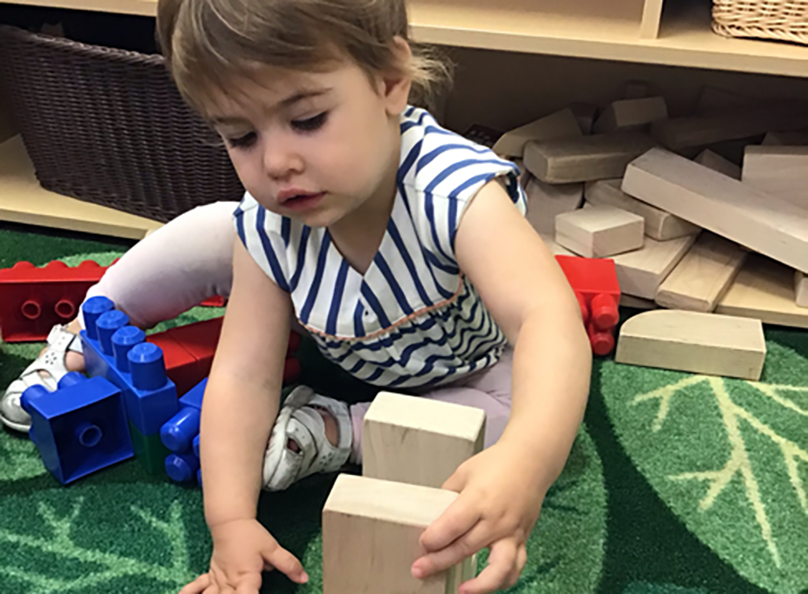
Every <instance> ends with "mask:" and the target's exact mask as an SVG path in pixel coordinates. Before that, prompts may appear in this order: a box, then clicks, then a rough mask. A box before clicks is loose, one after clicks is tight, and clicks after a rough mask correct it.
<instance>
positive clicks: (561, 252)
mask: <svg viewBox="0 0 808 594" xmlns="http://www.w3.org/2000/svg"><path fill="white" fill-rule="evenodd" d="M541 239H542V241H543V242H544V243H545V245H546V246H547V248H548V249H549V250H550V251H551V252H553V255H554V256H574V255H575V254H573V253H572V252H571V251H569V250H568V249H567V248H565V247H561V246H560V245H558V243H556V240H555V236H550V235H542V236H541Z"/></svg>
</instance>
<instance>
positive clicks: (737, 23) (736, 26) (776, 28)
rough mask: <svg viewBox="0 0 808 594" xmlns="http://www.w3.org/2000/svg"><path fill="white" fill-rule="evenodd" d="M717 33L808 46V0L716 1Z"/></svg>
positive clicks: (714, 22) (715, 23)
mask: <svg viewBox="0 0 808 594" xmlns="http://www.w3.org/2000/svg"><path fill="white" fill-rule="evenodd" d="M713 31H715V32H716V33H718V34H720V35H724V36H726V37H756V38H760V39H777V40H780V41H791V42H795V43H803V44H808V0H713Z"/></svg>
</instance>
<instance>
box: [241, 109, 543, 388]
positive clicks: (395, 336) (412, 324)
mask: <svg viewBox="0 0 808 594" xmlns="http://www.w3.org/2000/svg"><path fill="white" fill-rule="evenodd" d="M518 174H519V170H518V168H517V167H516V165H514V164H513V163H510V162H508V161H504V160H502V159H500V158H498V157H497V156H496V155H495V154H494V153H493V152H492V151H491V150H490V149H487V148H485V147H481V146H479V145H477V144H475V143H473V142H471V141H469V140H467V139H465V138H463V137H462V136H459V135H457V134H455V133H453V132H450V131H448V130H445V129H443V128H441V127H440V125H438V123H437V122H436V121H435V120H434V118H433V117H432V116H431V115H430V114H429V113H428V112H426V111H424V110H422V109H419V108H415V107H408V108H407V109H406V110H405V112H404V113H403V114H402V116H401V160H400V164H399V168H398V176H397V192H396V197H395V201H394V203H393V210H392V213H391V216H390V220H389V221H388V223H387V229H386V231H385V234H384V237H383V239H382V242H381V244H380V246H379V249H378V252H377V253H376V255H375V256H374V258H373V261H372V262H371V264H370V267H369V268H368V270H367V271H366V273H365V274H364V275H362V274H360V273H359V272H358V271H356V270H355V269H354V268H352V267H351V266H350V264H348V262H347V261H346V260H345V259H344V258H343V257H342V255H341V254H340V252H339V250H338V249H337V248H336V246H335V245H334V243H333V242H332V240H331V236H330V235H329V232H328V229H326V228H316V227H309V226H307V225H304V224H302V223H299V222H296V221H294V220H291V219H289V218H288V217H283V216H280V215H277V214H274V213H272V212H269V211H267V210H266V209H264V208H263V207H262V206H260V205H259V204H258V203H257V202H256V201H255V199H254V198H253V197H252V196H250V195H249V194H247V195H246V196H245V198H244V199H243V200H242V202H241V204H240V205H239V207H238V208H237V209H236V211H235V213H234V218H235V225H236V229H237V231H238V235H239V237H240V239H241V241H242V242H243V244H244V245H245V247H246V249H247V251H248V252H249V253H250V254H251V255H252V257H253V258H254V259H255V261H256V262H257V263H258V265H259V266H260V267H261V269H262V270H263V271H264V272H265V273H266V274H268V275H269V276H270V278H272V279H273V280H274V281H275V283H277V285H278V286H279V287H280V288H281V289H283V290H284V291H287V292H288V293H289V294H290V296H291V298H292V302H293V304H294V309H295V313H296V315H297V318H298V319H299V321H300V323H301V324H302V325H303V326H304V327H305V328H307V329H308V330H309V332H310V333H311V336H312V337H313V338H314V340H315V341H316V342H317V344H318V346H319V348H320V351H321V352H322V353H323V354H324V355H325V356H326V357H327V358H328V359H330V360H331V361H333V362H335V363H337V364H338V365H340V366H341V367H342V368H343V369H345V370H346V371H348V372H349V373H350V374H351V375H353V376H354V377H356V378H358V379H360V380H363V381H365V382H368V383H371V384H374V385H376V386H380V387H382V388H389V389H395V388H401V389H404V388H421V387H425V386H435V385H439V384H444V383H447V382H450V381H452V380H455V379H459V378H460V377H461V376H463V375H466V374H468V373H471V372H473V371H476V370H480V369H484V368H486V367H489V366H491V365H493V364H494V363H496V362H497V360H498V359H499V356H500V354H501V353H502V350H503V348H504V347H505V344H506V338H505V336H504V334H503V333H502V331H501V330H500V329H499V327H498V326H497V325H496V324H495V323H494V320H493V318H492V317H491V314H490V313H489V312H488V310H487V309H486V307H485V306H484V305H483V303H482V301H481V299H480V297H479V295H478V294H477V291H476V290H475V288H474V287H473V286H472V284H471V283H470V282H469V281H468V279H467V278H465V276H464V275H463V274H462V272H461V271H460V269H459V268H458V264H457V259H456V258H455V252H454V239H455V235H456V233H457V228H458V223H459V222H460V219H461V217H462V215H463V212H464V210H465V208H466V207H467V206H468V205H469V203H470V202H471V200H472V199H473V197H474V195H475V194H476V193H477V191H478V190H479V189H480V188H482V186H484V185H485V184H486V183H488V182H489V181H490V180H492V179H493V178H495V177H498V176H503V178H504V182H505V186H506V189H507V191H508V193H509V195H510V197H511V199H512V200H513V202H514V204H515V205H516V207H517V208H518V209H519V211H520V212H522V214H524V213H525V211H526V207H527V198H526V196H525V194H524V191H523V190H522V188H521V186H520V185H519V183H518V181H517V178H518Z"/></svg>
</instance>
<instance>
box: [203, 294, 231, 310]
mask: <svg viewBox="0 0 808 594" xmlns="http://www.w3.org/2000/svg"><path fill="white" fill-rule="evenodd" d="M226 303H227V300H226V299H225V298H224V297H222V296H221V295H214V296H213V297H208V298H207V299H205V300H204V301H203V302H202V303H200V304H199V305H201V306H202V307H224V306H225V304H226Z"/></svg>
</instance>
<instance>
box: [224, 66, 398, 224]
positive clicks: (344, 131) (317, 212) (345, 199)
mask: <svg viewBox="0 0 808 594" xmlns="http://www.w3.org/2000/svg"><path fill="white" fill-rule="evenodd" d="M378 85H379V87H378V88H374V86H373V83H371V81H370V79H369V78H368V76H367V75H366V74H365V73H364V72H363V71H362V70H361V69H360V68H359V67H358V66H356V65H355V64H353V63H349V62H340V63H338V64H336V65H334V66H333V67H332V68H331V69H330V70H328V71H325V72H313V73H312V72H296V71H288V70H279V69H272V70H269V69H267V70H265V71H263V72H262V73H261V75H260V76H257V77H255V79H254V80H239V81H238V84H237V88H236V89H234V92H232V93H229V96H227V97H225V96H223V94H220V95H219V96H218V97H217V100H216V101H215V107H214V108H213V109H211V114H210V117H211V120H212V122H213V125H214V127H215V128H216V130H217V132H218V133H219V134H220V135H221V136H222V138H223V139H224V140H225V143H226V145H227V150H228V152H229V154H230V158H231V159H232V161H233V164H234V165H235V168H236V171H237V172H238V175H239V178H240V179H241V181H242V183H243V184H244V186H245V188H246V189H247V191H248V192H249V193H250V194H251V195H252V196H253V197H254V198H255V199H256V200H257V201H258V202H259V203H260V204H261V205H262V206H264V207H265V208H267V209H268V210H270V211H272V212H275V213H278V214H281V215H285V216H289V217H292V218H294V219H297V220H300V221H302V222H304V223H305V224H307V225H310V226H316V227H326V226H329V225H332V224H333V223H335V222H336V221H338V220H340V219H341V218H342V217H344V216H345V215H346V214H348V213H350V212H352V211H353V210H355V209H356V208H358V207H359V206H360V205H362V204H363V203H364V202H365V201H367V200H368V199H369V198H371V197H372V196H374V195H375V193H376V192H377V190H378V188H380V187H382V186H383V184H384V180H385V179H390V171H391V167H392V168H393V171H395V169H396V168H397V167H398V155H399V150H400V149H399V142H400V140H399V136H398V113H397V112H398V111H400V108H397V107H396V106H394V105H392V100H391V99H390V98H389V97H388V96H386V94H385V92H384V86H385V85H384V82H383V81H379V82H378Z"/></svg>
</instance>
